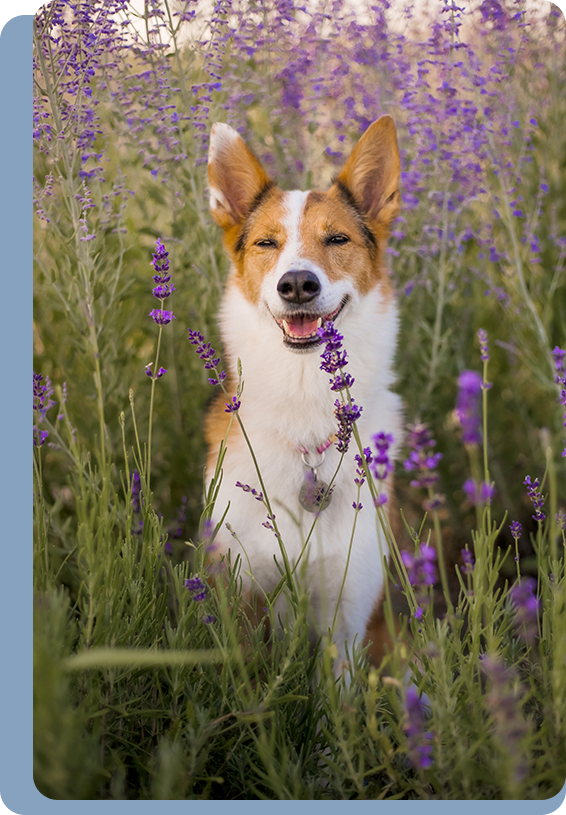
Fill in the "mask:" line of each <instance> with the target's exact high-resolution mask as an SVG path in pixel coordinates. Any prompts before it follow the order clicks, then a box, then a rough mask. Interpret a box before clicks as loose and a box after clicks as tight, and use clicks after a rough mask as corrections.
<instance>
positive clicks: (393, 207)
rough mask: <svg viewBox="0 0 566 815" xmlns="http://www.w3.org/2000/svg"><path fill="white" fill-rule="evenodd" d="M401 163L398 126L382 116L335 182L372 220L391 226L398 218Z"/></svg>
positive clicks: (388, 117)
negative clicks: (343, 188)
mask: <svg viewBox="0 0 566 815" xmlns="http://www.w3.org/2000/svg"><path fill="white" fill-rule="evenodd" d="M400 178H401V160H400V158H399V147H398V146H397V133H396V130H395V123H394V122H393V119H392V118H391V116H381V117H380V118H379V119H378V120H377V121H376V122H374V123H373V124H372V125H370V126H369V127H368V129H367V130H366V132H365V133H364V135H363V136H362V137H361V139H360V140H359V142H358V143H357V144H356V146H355V147H354V149H353V150H352V152H351V154H350V157H349V158H348V161H347V162H346V164H345V165H344V168H343V170H342V172H341V173H340V174H339V175H338V177H337V179H336V181H338V182H339V183H340V184H343V185H344V186H345V187H347V188H348V190H349V191H350V192H351V194H352V195H353V197H354V200H355V201H356V204H357V205H358V206H359V207H360V208H361V209H362V210H363V212H365V213H366V214H367V216H368V217H369V219H370V220H372V221H374V220H378V221H381V222H382V223H385V224H389V223H390V222H391V221H392V220H393V218H396V217H397V215H398V214H399V209H400V207H401V194H400V192H399V182H400Z"/></svg>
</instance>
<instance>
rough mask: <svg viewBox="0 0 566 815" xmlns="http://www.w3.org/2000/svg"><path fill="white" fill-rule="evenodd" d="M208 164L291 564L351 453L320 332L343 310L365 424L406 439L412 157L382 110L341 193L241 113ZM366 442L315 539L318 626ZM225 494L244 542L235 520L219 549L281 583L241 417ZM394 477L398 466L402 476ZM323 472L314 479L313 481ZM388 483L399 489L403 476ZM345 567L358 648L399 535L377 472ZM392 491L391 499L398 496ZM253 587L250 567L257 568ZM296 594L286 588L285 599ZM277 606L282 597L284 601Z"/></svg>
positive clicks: (257, 434)
mask: <svg viewBox="0 0 566 815" xmlns="http://www.w3.org/2000/svg"><path fill="white" fill-rule="evenodd" d="M208 177H209V184H210V209H211V213H212V216H213V218H214V220H215V221H216V223H217V224H219V226H221V227H222V229H223V231H224V246H225V248H226V251H227V253H228V255H229V257H230V260H231V270H230V276H229V279H228V284H227V288H226V293H225V295H224V299H223V303H222V307H221V311H220V328H221V334H222V339H223V342H224V347H225V352H226V356H227V363H228V366H229V376H228V379H227V380H226V383H227V389H228V392H229V393H230V396H231V397H232V396H233V395H234V393H235V388H236V383H237V380H238V377H237V372H236V367H237V359H238V358H240V359H241V362H242V370H243V379H244V383H245V388H244V392H243V396H242V399H241V408H240V416H241V418H242V421H243V424H244V426H245V428H246V431H247V433H248V435H249V437H250V440H251V444H252V446H253V449H254V452H255V455H256V457H257V461H258V465H259V469H260V471H261V473H262V477H263V481H264V484H265V487H266V490H267V493H268V495H269V498H270V501H271V505H272V507H273V509H274V510H275V513H276V518H277V524H278V527H279V530H280V532H281V535H282V539H283V542H284V545H285V548H286V552H287V555H288V558H289V561H290V563H291V565H293V563H294V562H295V561H296V559H297V558H298V557H299V555H300V553H301V550H302V549H303V544H304V540H305V537H306V535H307V533H308V530H309V529H310V527H311V525H312V522H313V518H314V517H315V516H314V515H313V510H314V509H316V507H317V501H319V500H320V498H321V497H322V496H321V495H318V497H317V487H319V486H320V485H321V484H322V485H323V489H322V491H323V492H325V491H326V485H328V484H329V483H330V481H331V479H332V476H333V474H334V472H335V470H336V467H337V465H338V462H339V459H340V453H339V452H338V451H337V449H336V446H335V444H333V443H332V442H333V440H334V439H335V434H336V432H337V430H338V424H337V419H336V416H335V408H334V402H335V400H336V398H337V395H338V394H337V393H335V392H332V391H331V389H330V386H329V377H328V373H325V372H324V371H322V370H321V369H320V364H321V352H322V351H323V350H324V346H323V345H322V344H321V341H320V338H319V336H318V334H317V329H318V328H319V327H320V326H324V324H325V323H326V322H327V321H329V320H332V321H333V322H334V323H335V326H336V329H337V331H339V332H340V333H341V334H342V335H343V336H344V342H343V346H344V348H345V349H346V351H347V354H348V360H349V365H348V369H347V370H348V373H349V374H350V375H351V376H353V377H354V379H355V383H354V385H353V387H352V396H353V398H354V399H355V402H356V404H358V405H361V406H362V407H363V412H362V414H361V418H360V419H359V421H358V429H359V432H360V436H361V439H362V443H363V445H364V446H367V445H368V444H369V440H370V436H371V435H372V434H375V433H377V432H380V431H386V432H387V433H391V434H393V436H394V439H395V443H394V444H393V446H392V448H391V450H390V457H391V458H394V457H395V452H396V448H397V446H398V442H399V439H400V436H401V432H400V428H401V409H400V400H399V397H398V396H397V395H396V394H394V393H391V392H390V391H389V390H388V388H389V386H390V384H391V383H392V381H393V374H392V370H391V366H392V361H393V356H394V352H395V345H396V334H397V309H396V306H395V303H394V299H393V292H392V289H391V285H390V282H389V279H388V275H387V271H386V269H385V267H384V253H385V245H386V240H387V235H388V228H389V224H390V222H391V220H392V219H393V218H394V217H395V216H396V215H397V213H398V211H399V206H400V194H399V177H400V161H399V151H398V147H397V139H396V134H395V125H394V123H393V120H392V119H391V117H389V116H383V117H382V118H380V119H379V120H378V121H376V122H374V123H373V124H372V125H371V126H370V127H369V128H368V130H367V131H366V132H365V134H364V135H363V136H362V138H361V139H360V140H359V142H358V143H357V145H356V146H355V148H354V150H353V151H352V153H351V155H350V157H349V159H348V160H347V162H346V164H345V166H344V168H343V169H342V171H341V172H340V173H339V175H338V176H337V178H336V179H335V180H334V183H333V184H332V186H331V187H330V189H329V190H328V191H327V192H318V191H310V192H301V191H297V190H294V191H292V192H283V191H282V190H280V189H279V188H278V187H277V186H276V185H275V183H274V182H273V181H272V180H271V179H270V178H269V177H268V175H267V174H266V172H265V170H264V169H263V167H262V166H261V164H260V162H259V161H258V159H257V158H256V157H255V156H254V155H253V153H251V151H250V150H249V149H248V148H247V147H246V145H245V143H244V142H243V140H242V139H241V138H240V136H239V135H238V134H237V133H236V132H235V131H234V130H232V128H230V127H229V126H228V125H225V124H216V125H214V127H213V128H212V134H211V141H210V151H209V164H208ZM225 401H226V397H225V396H224V395H223V394H220V398H218V399H217V400H216V401H215V402H214V403H213V405H212V408H211V410H210V412H209V414H208V416H207V420H206V437H207V443H208V449H209V458H208V473H209V477H210V474H211V473H212V472H213V471H214V466H215V463H216V457H217V454H218V449H219V445H220V442H221V440H222V439H223V438H224V435H225V433H226V429H227V425H228V421H229V414H227V413H226V412H225ZM357 452H358V450H357V449H356V445H355V442H354V441H353V440H352V441H351V443H350V447H349V450H348V452H347V453H346V456H345V458H344V461H343V463H342V466H341V468H340V470H339V472H338V476H337V478H336V480H335V481H334V484H333V491H332V495H331V499H330V502H329V503H328V501H326V502H325V508H324V509H323V510H322V511H321V512H320V514H319V516H318V520H317V523H316V526H315V531H314V533H313V535H312V537H311V539H310V542H309V545H308V551H307V552H306V553H305V556H304V557H306V558H308V567H307V573H306V574H307V578H306V579H307V583H308V592H309V598H310V606H311V608H312V611H313V612H314V627H315V630H316V633H326V632H327V631H328V628H329V627H330V625H331V624H332V620H333V617H334V613H335V609H336V604H337V602H338V597H339V593H340V588H341V585H342V580H343V575H344V571H345V568H346V561H347V557H348V549H349V544H350V537H351V533H352V525H353V518H354V510H353V509H352V504H353V502H355V501H356V500H357V487H356V485H355V484H354V479H355V478H356V462H355V458H354V457H355V455H356V453H357ZM223 469H224V477H223V481H222V486H221V488H220V492H219V496H218V499H217V506H218V507H219V509H220V511H222V512H223V511H224V508H225V507H226V506H227V504H228V502H230V509H229V511H228V515H227V517H226V520H227V521H228V522H229V523H230V525H231V527H232V529H233V530H234V532H235V533H236V535H237V538H238V540H239V541H240V542H241V543H242V545H243V547H244V549H245V553H244V552H243V551H242V549H241V547H240V545H239V543H238V541H236V539H235V538H234V537H232V536H231V535H230V534H229V533H228V532H226V531H224V530H221V531H220V533H219V538H218V542H219V545H220V550H221V551H222V552H226V551H227V550H228V549H232V552H233V554H234V555H235V554H236V553H240V554H241V555H242V562H243V564H244V566H243V569H242V573H244V572H246V571H247V570H248V567H247V563H248V558H249V563H250V564H251V569H252V572H253V576H254V581H255V586H254V588H255V589H256V590H257V588H258V587H260V588H261V589H262V590H264V591H270V590H272V589H273V588H274V587H275V585H276V584H277V583H278V581H279V579H280V573H279V571H278V570H277V567H276V565H275V564H274V561H273V556H274V555H275V556H276V557H277V558H278V559H279V560H281V552H280V547H279V544H278V542H277V540H276V537H275V535H274V533H273V531H272V530H271V529H269V528H268V527H267V526H266V525H264V524H265V523H266V509H265V506H264V504H263V503H262V502H260V501H256V500H253V497H252V496H251V495H250V496H246V495H243V494H242V490H241V488H240V487H238V486H236V482H240V484H248V485H251V486H252V487H253V488H257V489H258V490H259V483H258V478H257V473H256V470H255V467H254V463H253V461H252V457H251V454H250V451H249V449H248V447H247V445H246V443H245V440H244V438H243V437H242V434H241V432H240V430H239V427H238V425H237V422H235V421H234V422H233V425H232V430H231V433H230V437H229V439H228V451H227V454H226V459H225V461H224V466H223ZM388 481H390V479H388ZM313 485H314V491H313ZM388 488H389V492H390V493H391V489H390V485H389V487H388ZM360 500H361V503H362V504H363V505H364V507H365V508H364V509H362V510H361V511H360V512H359V514H358V517H357V523H356V530H355V537H354V540H353V545H352V549H351V555H350V561H349V565H348V571H347V577H346V581H345V585H344V590H343V593H342V597H341V600H340V609H339V612H338V615H337V623H336V627H335V630H334V634H333V640H334V642H335V643H336V646H337V648H338V651H339V658H338V659H337V661H336V664H335V669H336V671H337V672H339V671H340V670H341V668H342V664H343V661H344V659H345V654H346V651H345V648H344V642H345V641H346V642H347V643H348V647H349V648H350V649H351V646H352V644H353V642H354V639H356V640H357V641H358V642H360V641H361V640H362V639H363V638H364V634H365V632H366V627H367V625H368V621H369V620H370V617H371V616H372V612H373V613H375V611H376V609H377V607H378V606H379V604H380V603H381V599H382V592H383V580H384V576H383V565H382V561H381V557H380V548H381V551H382V552H383V554H387V543H386V540H385V538H384V536H383V534H382V533H381V531H379V535H380V538H381V540H380V542H378V537H377V536H378V532H377V530H376V518H375V512H374V509H373V506H372V499H371V496H370V494H369V490H368V487H367V484H365V485H364V486H363V487H362V492H361V496H360ZM390 503H391V502H389V503H388V504H387V505H386V507H387V508H389V507H390ZM243 580H244V590H245V591H248V592H249V591H250V590H251V580H250V578H249V577H248V576H246V575H245V574H244V577H243ZM281 599H282V598H280V601H281ZM277 610H279V607H277Z"/></svg>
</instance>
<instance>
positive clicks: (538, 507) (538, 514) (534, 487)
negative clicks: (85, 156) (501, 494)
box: [523, 475, 546, 522]
mask: <svg viewBox="0 0 566 815" xmlns="http://www.w3.org/2000/svg"><path fill="white" fill-rule="evenodd" d="M523 484H524V485H525V486H526V488H527V493H528V495H529V498H530V499H531V501H532V502H533V506H534V508H535V514H534V515H533V516H532V517H533V518H534V519H535V521H539V522H540V521H544V519H545V518H546V515H545V514H544V512H543V507H544V498H543V496H542V495H541V494H540V482H539V480H538V478H535V480H534V481H533V482H531V477H530V475H527V476H526V477H525V480H524V481H523Z"/></svg>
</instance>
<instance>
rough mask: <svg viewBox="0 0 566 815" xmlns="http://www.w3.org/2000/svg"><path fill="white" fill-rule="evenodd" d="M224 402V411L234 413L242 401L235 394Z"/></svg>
mask: <svg viewBox="0 0 566 815" xmlns="http://www.w3.org/2000/svg"><path fill="white" fill-rule="evenodd" d="M209 382H210V380H209ZM224 404H225V405H226V407H225V408H224V413H236V412H237V411H238V410H239V409H240V405H241V404H242V403H241V402H240V401H239V400H238V399H237V398H236V397H235V396H233V397H232V401H231V402H225V403H224Z"/></svg>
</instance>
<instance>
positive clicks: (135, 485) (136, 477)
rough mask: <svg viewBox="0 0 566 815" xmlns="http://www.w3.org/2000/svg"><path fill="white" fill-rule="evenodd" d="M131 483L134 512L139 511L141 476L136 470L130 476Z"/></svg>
mask: <svg viewBox="0 0 566 815" xmlns="http://www.w3.org/2000/svg"><path fill="white" fill-rule="evenodd" d="M130 483H131V485H132V509H133V510H134V512H141V478H140V474H139V473H138V471H137V470H134V471H133V473H132V474H131V476H130Z"/></svg>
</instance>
